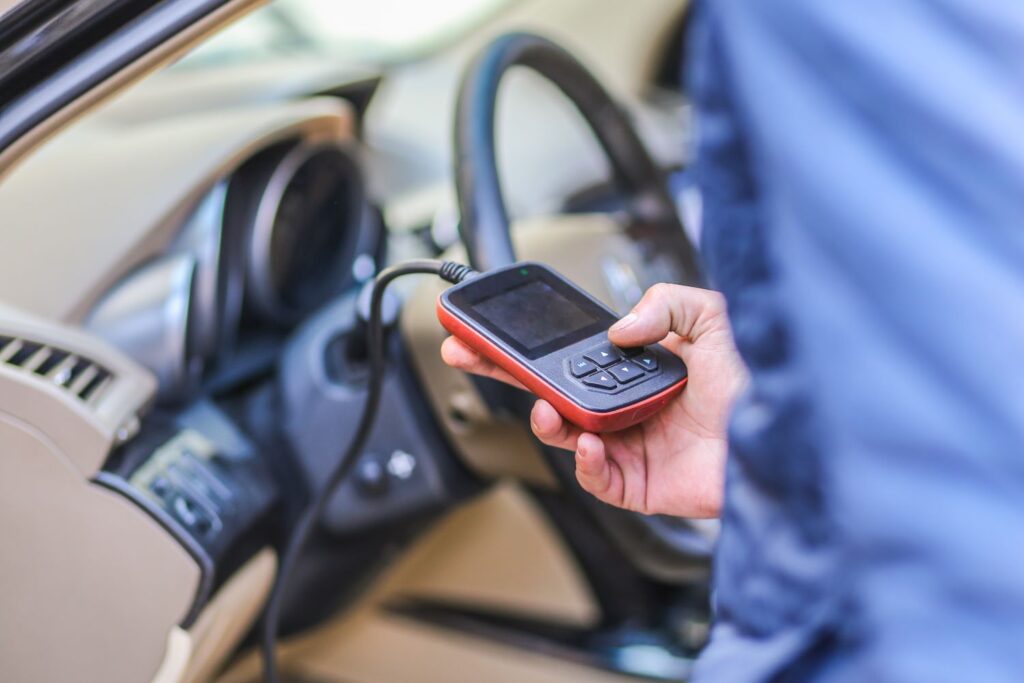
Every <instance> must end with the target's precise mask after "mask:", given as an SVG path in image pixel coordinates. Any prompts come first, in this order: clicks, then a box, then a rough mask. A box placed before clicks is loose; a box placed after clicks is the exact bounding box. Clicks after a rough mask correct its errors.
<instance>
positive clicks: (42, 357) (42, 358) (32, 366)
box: [21, 346, 51, 372]
mask: <svg viewBox="0 0 1024 683" xmlns="http://www.w3.org/2000/svg"><path fill="white" fill-rule="evenodd" d="M50 354H51V351H50V347H48V346H40V347H39V348H38V349H36V352H35V353H33V354H32V355H31V356H29V357H28V359H26V360H25V362H24V363H22V365H21V367H23V368H25V369H26V370H28V371H30V372H37V370H38V368H39V366H40V365H42V364H43V363H45V362H46V361H47V359H49V357H50Z"/></svg>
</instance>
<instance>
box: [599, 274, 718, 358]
mask: <svg viewBox="0 0 1024 683" xmlns="http://www.w3.org/2000/svg"><path fill="white" fill-rule="evenodd" d="M724 313H725V299H724V298H723V297H722V295H721V294H719V293H718V292H713V291H711V290H708V289H700V288H698V287H685V286H683V285H668V284H657V285H654V286H653V287H651V288H650V289H648V290H647V292H646V293H645V294H644V296H643V298H642V299H640V302H639V303H637V305H636V306H634V307H633V310H632V311H631V312H630V313H629V315H627V316H625V317H624V318H622V320H620V321H619V322H617V323H615V324H614V325H612V327H611V328H610V329H609V330H608V338H609V339H610V340H611V342H612V343H613V344H616V345H618V346H645V345H647V344H654V343H656V342H659V341H661V340H663V339H664V338H665V337H667V336H668V335H669V333H670V332H674V333H675V334H678V335H679V336H681V337H683V338H684V339H688V340H690V341H694V340H696V339H697V338H698V337H699V336H700V335H701V334H703V333H704V332H706V331H709V330H711V329H712V327H713V323H714V321H715V320H720V319H721V316H722V315H723V314H724Z"/></svg>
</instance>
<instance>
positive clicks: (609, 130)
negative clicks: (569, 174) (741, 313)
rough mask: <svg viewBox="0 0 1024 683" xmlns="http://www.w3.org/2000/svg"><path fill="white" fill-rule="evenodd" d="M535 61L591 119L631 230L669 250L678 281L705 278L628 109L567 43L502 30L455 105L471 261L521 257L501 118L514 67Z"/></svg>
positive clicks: (653, 248)
mask: <svg viewBox="0 0 1024 683" xmlns="http://www.w3.org/2000/svg"><path fill="white" fill-rule="evenodd" d="M516 66H522V67H527V68H529V69H531V70H532V71H534V72H535V73H537V74H538V75H540V76H541V77H543V78H545V79H547V80H548V81H550V82H551V83H552V84H553V85H554V86H555V87H556V88H558V90H559V91H560V92H561V93H562V94H563V95H565V96H566V97H567V98H568V99H569V101H570V102H571V103H572V104H573V106H574V107H575V108H576V110H577V111H578V112H579V113H580V115H581V116H582V117H583V119H584V120H585V121H586V123H587V125H588V127H589V128H590V130H591V131H592V132H593V133H594V136H595V137H596V138H597V142H598V144H599V145H600V147H601V149H602V151H603V152H604V154H605V156H606V157H607V159H608V161H609V163H610V165H611V169H612V177H613V181H614V184H615V186H616V188H617V189H618V190H619V191H620V192H621V193H622V195H623V196H624V197H626V198H627V203H628V205H629V208H630V214H631V215H632V216H634V218H635V219H636V220H633V221H631V223H630V225H629V226H628V227H627V233H631V234H630V236H631V237H632V238H633V239H634V241H636V242H638V243H640V244H643V245H645V246H646V247H647V248H648V249H649V250H650V252H651V253H652V254H660V255H667V256H668V257H670V259H671V260H672V261H673V262H674V264H675V266H676V270H677V271H678V272H677V273H676V276H677V281H680V282H686V283H688V284H699V283H700V282H702V280H703V278H702V274H701V269H700V265H699V260H698V256H697V250H696V249H695V248H694V246H693V244H692V243H691V242H690V240H689V238H688V237H687V235H686V231H685V230H684V229H683V226H682V223H681V221H680V219H679V214H678V213H677V211H676V208H675V204H674V202H673V201H672V197H671V195H670V194H669V192H668V189H667V186H666V184H665V179H664V175H663V173H662V172H661V170H660V169H659V168H658V165H657V164H656V163H655V162H654V160H653V159H652V158H651V156H650V154H649V153H648V151H647V148H646V147H645V146H644V144H643V142H642V141H641V140H640V136H639V135H638V134H637V132H636V129H635V128H634V127H633V124H632V123H631V122H630V119H629V117H628V115H627V114H626V112H625V111H624V110H623V109H622V108H621V107H620V106H619V105H618V104H617V103H616V102H615V100H614V99H613V98H612V97H611V95H610V94H609V93H608V91H607V90H605V88H604V87H603V86H602V85H601V84H600V82H598V80H597V79H596V78H595V77H594V75H593V74H592V73H591V72H590V71H589V70H588V69H587V68H586V67H585V66H584V65H583V64H582V63H580V62H579V61H578V60H577V59H576V58H575V57H573V56H572V54H570V53H569V52H568V51H567V50H565V49H564V48H562V47H561V46H559V45H557V44H556V43H554V42H552V41H551V40H548V39H547V38H544V37H542V36H538V35H535V34H531V33H509V34H505V35H503V36H501V37H499V38H497V39H496V40H495V41H494V42H492V43H491V44H490V45H489V46H488V47H487V49H485V50H484V51H483V52H482V53H481V54H480V55H479V56H478V57H477V58H476V60H475V61H474V62H473V63H472V64H471V66H470V68H469V71H468V72H467V75H466V77H465V78H464V79H463V81H462V85H461V87H460V89H459V95H458V104H457V108H456V112H455V136H454V140H455V151H454V159H455V189H456V195H457V197H458V203H459V214H460V220H459V233H460V235H461V237H462V241H463V243H464V244H465V245H466V252H467V255H468V257H469V261H470V264H471V265H472V266H473V267H474V268H476V269H477V270H488V269H491V268H496V267H499V266H505V265H509V264H511V263H514V262H515V261H516V260H517V259H516V253H515V247H514V246H513V243H512V236H511V230H510V225H511V224H510V221H509V216H508V210H507V207H506V203H505V197H504V193H503V191H502V188H501V181H500V179H499V176H498V165H497V154H496V150H495V132H494V121H495V112H496V109H497V100H498V91H499V88H500V86H501V82H502V80H503V78H504V76H505V74H506V73H508V71H509V70H510V69H511V68H513V67H516Z"/></svg>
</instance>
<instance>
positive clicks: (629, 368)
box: [608, 363, 644, 384]
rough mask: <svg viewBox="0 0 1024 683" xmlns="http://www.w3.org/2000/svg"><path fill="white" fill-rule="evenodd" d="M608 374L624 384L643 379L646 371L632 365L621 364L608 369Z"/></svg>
mask: <svg viewBox="0 0 1024 683" xmlns="http://www.w3.org/2000/svg"><path fill="white" fill-rule="evenodd" d="M608 372H610V373H612V375H614V376H615V379H617V380H619V381H620V382H622V383H623V384H625V383H626V382H632V381H633V380H635V379H640V378H641V377H643V374H644V371H643V370H641V369H640V368H639V367H637V366H636V365H633V364H632V363H619V364H618V365H613V366H612V367H610V368H608Z"/></svg>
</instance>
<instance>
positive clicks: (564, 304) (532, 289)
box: [472, 279, 614, 357]
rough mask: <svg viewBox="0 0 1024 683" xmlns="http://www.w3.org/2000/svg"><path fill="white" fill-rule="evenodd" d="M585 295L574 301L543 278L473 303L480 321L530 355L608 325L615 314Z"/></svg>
mask: <svg viewBox="0 0 1024 683" xmlns="http://www.w3.org/2000/svg"><path fill="white" fill-rule="evenodd" d="M602 313H603V311H601V310H600V309H595V306H594V305H593V304H592V303H591V302H589V301H587V300H586V299H582V300H581V301H579V302H578V301H573V299H572V298H570V297H569V296H566V293H563V292H561V291H559V289H556V288H554V287H552V286H551V284H549V283H547V282H545V281H544V280H540V279H536V280H532V279H531V280H526V281H525V282H522V283H520V284H517V285H516V286H515V287H512V288H509V289H505V290H502V291H499V292H494V293H492V294H489V295H488V296H485V297H482V298H480V299H478V300H476V301H475V302H473V304H472V314H473V316H474V317H476V318H477V319H479V321H480V322H482V323H484V324H486V326H487V327H488V328H490V329H492V330H494V331H495V332H497V333H498V334H499V335H500V336H502V337H504V338H505V339H506V340H508V341H510V342H511V343H512V344H513V345H514V346H516V347H517V348H518V349H519V351H520V352H522V353H524V354H525V355H527V356H529V357H539V356H540V355H543V354H544V353H547V352H549V351H551V350H554V349H555V348H557V347H559V346H561V345H563V344H564V343H571V341H570V340H573V339H579V338H582V337H584V336H589V335H592V334H594V333H595V332H597V331H599V330H600V329H601V328H602V327H603V328H607V326H608V325H610V324H611V323H613V322H614V318H613V317H611V316H608V315H604V314H602Z"/></svg>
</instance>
